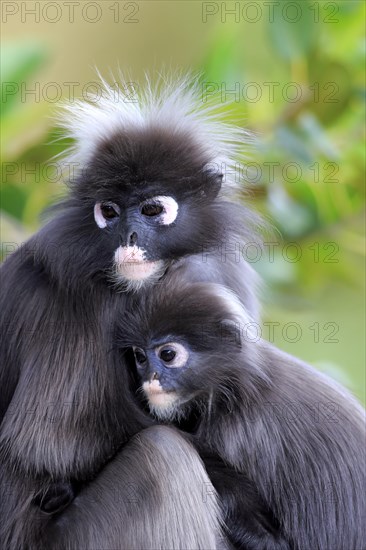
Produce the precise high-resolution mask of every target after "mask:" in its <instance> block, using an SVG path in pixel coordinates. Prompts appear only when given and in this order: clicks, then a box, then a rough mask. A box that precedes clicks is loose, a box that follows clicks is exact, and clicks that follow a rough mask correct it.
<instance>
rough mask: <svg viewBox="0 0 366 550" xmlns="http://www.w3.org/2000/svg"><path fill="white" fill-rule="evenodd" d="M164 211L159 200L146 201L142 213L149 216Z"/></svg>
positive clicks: (157, 214)
mask: <svg viewBox="0 0 366 550" xmlns="http://www.w3.org/2000/svg"><path fill="white" fill-rule="evenodd" d="M163 211H164V207H163V206H162V205H161V204H159V203H157V202H146V203H145V204H143V205H142V207H141V214H142V215H143V216H148V217H153V216H159V215H160V214H161V213H162V212H163Z"/></svg>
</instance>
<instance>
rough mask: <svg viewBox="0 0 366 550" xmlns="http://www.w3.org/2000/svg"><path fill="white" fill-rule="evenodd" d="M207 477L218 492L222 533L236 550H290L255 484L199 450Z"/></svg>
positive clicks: (207, 453)
mask: <svg viewBox="0 0 366 550" xmlns="http://www.w3.org/2000/svg"><path fill="white" fill-rule="evenodd" d="M200 455H201V458H202V459H203V461H204V464H205V468H206V471H207V473H208V476H209V478H210V480H211V482H212V484H213V486H214V487H215V489H216V490H217V492H218V495H219V497H220V504H221V509H222V513H223V518H224V522H225V533H226V536H227V537H228V540H229V541H230V542H231V543H232V545H233V547H234V548H236V549H238V550H258V549H261V550H290V548H291V546H290V545H289V543H288V542H287V540H286V539H285V537H284V535H283V533H281V529H280V526H279V523H278V521H277V520H276V518H275V517H274V515H273V513H272V511H271V510H270V509H269V508H268V506H267V505H266V504H265V502H264V501H263V499H262V498H261V496H260V495H259V493H258V491H257V490H256V488H255V485H254V483H252V482H251V481H250V479H249V478H248V477H247V476H246V475H245V474H244V473H242V472H239V471H236V470H235V469H234V468H233V467H231V466H229V465H228V464H226V463H225V462H224V461H223V460H221V459H220V457H219V456H217V455H214V454H212V453H210V452H209V451H207V450H205V451H203V450H201V451H200Z"/></svg>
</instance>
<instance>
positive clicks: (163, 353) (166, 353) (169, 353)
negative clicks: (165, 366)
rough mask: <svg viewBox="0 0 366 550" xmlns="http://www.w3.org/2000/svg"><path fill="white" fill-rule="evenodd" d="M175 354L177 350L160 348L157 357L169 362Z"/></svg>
mask: <svg viewBox="0 0 366 550" xmlns="http://www.w3.org/2000/svg"><path fill="white" fill-rule="evenodd" d="M176 355H177V352H176V351H174V350H173V349H171V348H164V349H162V350H160V353H159V357H160V359H161V360H162V361H164V363H170V362H171V361H173V359H174V358H175V356H176Z"/></svg>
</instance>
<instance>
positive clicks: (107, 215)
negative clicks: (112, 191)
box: [100, 202, 120, 220]
mask: <svg viewBox="0 0 366 550" xmlns="http://www.w3.org/2000/svg"><path fill="white" fill-rule="evenodd" d="M100 211H101V213H102V216H103V218H104V219H106V220H112V219H113V218H117V217H118V216H119V213H120V210H119V207H118V206H117V205H116V204H114V203H113V202H102V203H101V205H100Z"/></svg>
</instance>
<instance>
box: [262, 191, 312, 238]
mask: <svg viewBox="0 0 366 550" xmlns="http://www.w3.org/2000/svg"><path fill="white" fill-rule="evenodd" d="M268 211H269V213H270V215H271V217H272V218H273V220H274V222H275V224H276V226H277V227H279V229H280V231H281V233H282V235H283V236H285V237H290V238H296V237H300V236H302V235H304V234H305V233H307V232H308V231H309V230H310V229H312V228H313V227H314V226H315V224H316V221H315V218H314V216H313V215H312V213H311V212H310V211H309V209H307V208H306V207H304V206H303V205H301V204H299V203H297V202H295V201H294V200H293V199H292V198H291V197H290V196H289V195H288V194H287V193H286V191H285V189H283V188H282V187H280V186H279V185H272V186H270V187H269V192H268Z"/></svg>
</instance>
